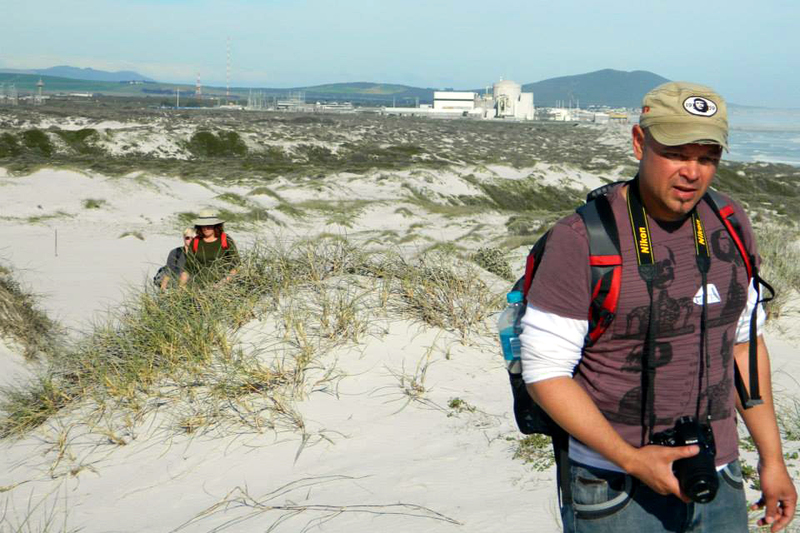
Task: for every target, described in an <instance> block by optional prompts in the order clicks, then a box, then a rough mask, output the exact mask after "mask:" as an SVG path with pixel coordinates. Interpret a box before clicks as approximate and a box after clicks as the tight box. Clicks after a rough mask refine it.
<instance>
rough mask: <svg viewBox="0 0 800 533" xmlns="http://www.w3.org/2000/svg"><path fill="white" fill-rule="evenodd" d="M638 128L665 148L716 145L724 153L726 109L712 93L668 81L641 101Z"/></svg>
mask: <svg viewBox="0 0 800 533" xmlns="http://www.w3.org/2000/svg"><path fill="white" fill-rule="evenodd" d="M639 125H640V126H641V127H642V128H645V129H647V130H648V131H649V132H650V134H651V135H652V136H653V137H654V138H655V140H657V141H658V142H660V143H661V144H663V145H665V146H678V145H681V144H718V145H720V146H722V147H723V148H725V150H728V108H727V106H726V105H725V100H723V99H722V97H721V96H720V95H718V94H717V93H716V92H714V90H713V89H711V88H709V87H705V86H703V85H697V84H695V83H687V82H684V81H671V82H669V83H664V84H663V85H659V86H658V87H656V88H655V89H653V90H652V91H650V92H649V93H647V94H646V95H644V98H643V99H642V114H641V115H639Z"/></svg>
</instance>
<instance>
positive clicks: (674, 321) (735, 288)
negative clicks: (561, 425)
mask: <svg viewBox="0 0 800 533" xmlns="http://www.w3.org/2000/svg"><path fill="white" fill-rule="evenodd" d="M666 249H667V252H668V258H666V259H664V260H662V261H659V262H657V263H656V268H657V277H656V279H655V281H654V283H653V292H654V298H655V302H654V307H655V313H654V314H655V316H654V317H653V319H654V323H655V324H654V325H655V327H656V331H657V335H658V340H657V342H656V345H655V350H654V357H655V366H656V368H660V367H663V366H665V365H667V364H669V363H670V362H671V361H672V359H673V347H672V344H671V343H670V342H669V341H668V340H667V339H669V338H674V337H677V336H681V335H687V334H692V333H694V332H695V329H696V327H695V325H694V324H693V321H692V319H693V317H694V318H695V321H697V320H699V318H697V316H695V315H694V313H695V311H697V313H698V315H699V313H700V309H699V308H698V307H697V306H695V305H694V304H693V301H692V298H691V297H682V298H673V297H672V296H670V294H669V287H670V286H671V285H672V283H673V281H674V279H675V254H674V253H673V251H672V249H671V248H669V247H666ZM711 250H712V255H713V259H714V260H719V261H722V262H724V263H728V264H729V265H730V269H731V274H730V278H731V279H730V282H729V284H728V287H727V292H726V295H725V297H724V301H723V307H722V310H721V313H720V314H719V315H718V316H717V317H715V318H711V319H709V321H708V327H709V328H717V327H721V326H727V325H729V324H731V323H735V322H737V321H738V319H739V315H740V314H741V312H742V309H743V308H744V306H745V305H746V301H747V290H746V283H745V282H743V281H741V280H740V279H739V278H740V277H741V276H742V272H743V271H744V268H743V266H744V263H743V261H742V259H741V256H740V255H739V252H738V250H737V249H736V246H735V244H734V243H733V241H732V240H731V238H730V235H729V234H728V232H727V231H726V230H725V229H719V230H717V231H715V232H714V233H713V234H712V235H711ZM745 275H746V274H745ZM649 318H650V306H649V304H648V305H643V306H640V307H636V308H634V309H632V310H631V312H630V313H629V314H628V316H627V317H626V322H625V333H624V334H621V335H620V334H618V335H615V336H614V338H615V339H641V340H644V339H645V338H646V337H647V326H648V322H649ZM730 341H731V339H730V336H729V333H728V332H727V331H726V332H725V333H724V334H723V348H722V353H721V354H720V356H721V357H722V365H723V367H724V368H728V367H729V365H731V364H732V362H731V360H732V357H733V347H732V343H731V342H730ZM642 355H643V345H642V344H639V345H638V346H637V347H636V348H635V349H634V350H632V351H631V352H630V353H629V354H628V355H627V357H626V358H625V363H624V365H623V366H622V368H621V370H622V371H623V372H630V373H641V372H642ZM732 386H733V383H732V379H731V377H730V375H729V373H725V374H723V377H722V379H721V380H720V381H718V382H717V383H714V384H712V385H710V386H709V387H708V390H707V391H706V390H703V391H702V392H701V394H702V396H703V397H702V399H701V406H703V409H705V406H706V405H708V400H707V397H710V398H711V404H710V407H711V413H710V415H711V419H712V420H722V419H725V418H727V417H729V416H730V415H731V413H730V408H729V406H728V404H729V401H728V399H729V396H730V394H731V389H732ZM705 388H706V387H705V386H704V387H703V389H705ZM641 410H642V386H641V385H637V386H636V387H634V388H631V389H630V390H628V391H627V392H626V393H625V394H624V395H623V396H622V398H621V399H620V401H619V403H618V405H617V408H616V410H615V411H613V412H612V411H608V410H603V414H604V415H605V416H606V418H607V419H608V420H609V421H611V422H616V423H620V424H626V425H639V424H641V421H642V419H641V416H642V414H641V413H642V411H641ZM671 423H672V420H671V419H669V418H666V419H663V420H662V419H660V418H659V419H657V420H656V424H671Z"/></svg>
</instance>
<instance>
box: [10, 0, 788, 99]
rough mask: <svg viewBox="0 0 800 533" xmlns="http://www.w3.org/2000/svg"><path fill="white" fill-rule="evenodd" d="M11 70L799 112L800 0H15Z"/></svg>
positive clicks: (247, 85)
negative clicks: (621, 91)
mask: <svg viewBox="0 0 800 533" xmlns="http://www.w3.org/2000/svg"><path fill="white" fill-rule="evenodd" d="M2 6H3V7H2V10H0V13H2V16H0V67H5V68H46V67H51V66H56V65H70V66H76V67H92V68H96V69H100V70H112V71H113V70H134V71H136V72H139V73H140V74H143V75H145V76H148V77H151V78H154V79H156V80H158V81H164V82H180V83H190V84H193V83H194V82H195V80H196V78H197V75H198V74H199V75H200V78H201V81H202V83H203V84H204V85H217V86H224V85H225V83H226V63H227V60H226V56H227V48H228V46H227V43H228V39H229V38H230V52H231V54H230V55H231V59H230V65H231V70H230V82H231V85H232V86H240V87H241V86H244V87H301V86H310V85H318V84H325V83H337V82H354V81H371V82H381V83H398V84H405V85H412V86H417V87H433V88H444V87H453V88H460V89H476V88H480V87H484V86H486V85H490V84H491V83H493V82H494V81H497V80H499V79H500V78H501V77H502V78H504V79H510V80H514V81H517V82H519V83H529V82H535V81H541V80H544V79H548V78H553V77H558V76H568V75H574V74H582V73H586V72H592V71H595V70H600V69H604V68H612V69H617V70H625V71H632V70H647V71H650V72H654V73H656V74H659V75H661V76H664V77H665V78H668V79H671V80H687V81H693V82H697V83H703V84H706V85H710V86H712V87H714V88H715V89H716V90H717V91H719V92H720V93H721V94H722V95H723V96H724V97H725V98H726V99H727V100H728V101H729V102H733V103H737V104H740V105H754V106H768V107H800V103H798V100H800V26H798V21H799V20H800V2H797V1H796V0H761V1H759V2H752V1H748V2H745V1H743V0H725V1H720V0H706V1H703V2H697V1H696V0H695V1H691V2H688V1H683V0H672V1H664V0H639V1H629V0H603V1H597V0H546V1H542V0H500V1H488V0H482V1H478V0H461V1H454V0H401V1H398V0H395V1H391V2H390V1H384V0H372V1H369V0H336V1H333V0H225V1H222V0H70V1H64V0H38V1H31V0H25V1H20V0H2Z"/></svg>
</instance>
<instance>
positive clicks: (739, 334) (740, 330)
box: [736, 282, 767, 344]
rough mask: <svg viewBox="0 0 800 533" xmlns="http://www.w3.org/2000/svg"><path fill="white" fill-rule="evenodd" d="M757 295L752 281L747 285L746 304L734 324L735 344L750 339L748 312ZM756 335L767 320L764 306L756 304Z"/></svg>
mask: <svg viewBox="0 0 800 533" xmlns="http://www.w3.org/2000/svg"><path fill="white" fill-rule="evenodd" d="M757 298H758V295H757V294H756V290H755V288H753V283H752V282H751V283H750V284H749V285H748V289H747V305H746V306H745V307H744V310H743V311H742V314H741V315H740V316H739V323H738V324H737V325H736V344H741V343H744V342H749V341H750V314H751V313H752V312H753V308H754V307H755V306H756V303H757ZM757 316H758V318H757V324H758V335H761V331H762V329H763V328H764V323H765V322H766V321H767V313H766V312H765V311H764V306H763V305H761V304H758V315H757Z"/></svg>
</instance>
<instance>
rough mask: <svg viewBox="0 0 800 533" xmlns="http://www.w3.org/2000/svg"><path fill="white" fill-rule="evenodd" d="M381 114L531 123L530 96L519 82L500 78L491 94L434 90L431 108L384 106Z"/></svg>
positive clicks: (531, 96) (532, 113)
mask: <svg viewBox="0 0 800 533" xmlns="http://www.w3.org/2000/svg"><path fill="white" fill-rule="evenodd" d="M382 113H383V114H385V115H405V116H427V117H438V118H456V117H471V118H485V119H489V118H501V119H508V120H533V118H534V107H533V93H523V92H522V86H521V85H520V84H519V83H515V82H513V81H510V80H502V79H501V80H500V81H499V82H497V83H495V84H494V85H493V87H492V94H491V95H489V94H488V90H487V93H486V94H484V95H479V94H478V93H476V92H471V91H434V93H433V106H432V107H430V106H423V107H384V108H383V109H382Z"/></svg>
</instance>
